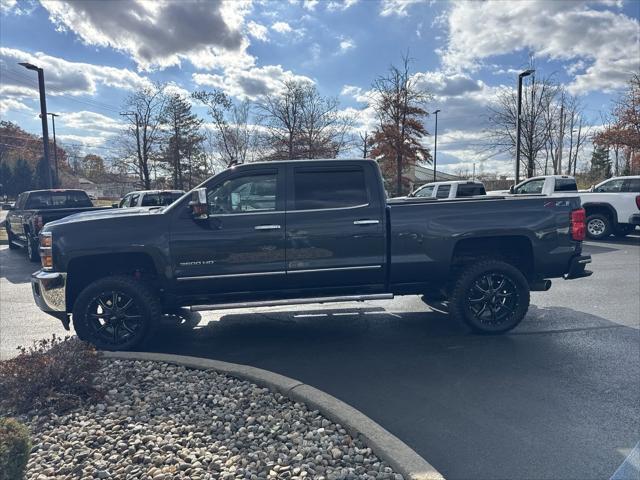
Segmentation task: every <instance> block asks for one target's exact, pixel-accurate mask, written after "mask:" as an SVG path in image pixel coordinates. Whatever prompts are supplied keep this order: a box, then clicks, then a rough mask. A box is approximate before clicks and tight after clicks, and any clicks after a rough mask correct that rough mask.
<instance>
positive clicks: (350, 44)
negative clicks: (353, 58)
mask: <svg viewBox="0 0 640 480" xmlns="http://www.w3.org/2000/svg"><path fill="white" fill-rule="evenodd" d="M355 47H356V44H355V42H354V41H353V40H352V39H350V38H345V39H343V40H342V41H341V42H340V53H345V52H347V51H349V50H351V49H353V48H355Z"/></svg>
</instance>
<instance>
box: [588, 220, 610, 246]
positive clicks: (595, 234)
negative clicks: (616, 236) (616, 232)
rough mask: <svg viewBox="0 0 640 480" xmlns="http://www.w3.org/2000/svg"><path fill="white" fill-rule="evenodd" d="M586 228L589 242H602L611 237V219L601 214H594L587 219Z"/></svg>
mask: <svg viewBox="0 0 640 480" xmlns="http://www.w3.org/2000/svg"><path fill="white" fill-rule="evenodd" d="M586 228H587V237H589V238H590V239H591V240H603V239H605V238H607V237H608V236H609V235H611V230H612V229H611V219H610V218H609V217H608V216H607V215H604V214H602V213H594V214H592V215H589V216H588V217H587V220H586Z"/></svg>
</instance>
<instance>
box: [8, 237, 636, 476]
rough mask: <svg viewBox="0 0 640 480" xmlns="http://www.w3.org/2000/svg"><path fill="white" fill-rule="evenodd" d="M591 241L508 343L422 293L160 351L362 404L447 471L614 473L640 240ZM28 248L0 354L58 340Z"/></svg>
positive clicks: (624, 409)
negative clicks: (429, 302) (580, 267)
mask: <svg viewBox="0 0 640 480" xmlns="http://www.w3.org/2000/svg"><path fill="white" fill-rule="evenodd" d="M638 233H640V232H637V233H636V234H634V235H633V236H631V237H628V238H626V239H624V240H616V239H614V238H611V239H610V241H607V242H599V243H593V242H587V244H586V246H585V250H586V251H587V252H588V253H591V254H592V255H593V264H592V267H591V269H592V270H594V271H595V274H594V275H593V276H592V277H590V278H588V279H582V280H576V281H571V282H568V281H562V280H559V281H554V285H553V287H552V289H551V290H550V291H549V292H545V293H534V294H532V304H533V305H532V307H531V309H530V311H529V314H528V316H527V318H526V319H525V321H524V322H523V323H522V324H521V325H520V326H519V327H518V328H517V329H516V330H514V331H513V332H511V333H510V334H508V335H503V336H498V337H486V336H475V335H471V334H470V333H469V332H468V331H467V330H466V329H465V328H463V327H461V326H460V325H458V324H456V323H454V322H452V321H450V320H449V318H448V317H447V315H446V314H443V313H441V312H437V311H432V310H430V309H429V308H428V307H426V306H425V305H424V304H423V303H422V301H421V300H420V299H419V298H418V297H399V298H396V299H395V300H393V301H388V302H368V303H366V304H358V305H356V304H353V305H352V304H336V305H327V306H308V305H307V306H302V307H298V308H292V307H284V308H278V309H275V308H274V309H262V310H231V311H229V310H227V311H221V312H211V313H207V314H205V315H203V319H202V321H201V322H200V324H199V325H198V326H197V327H196V328H195V329H194V330H176V329H175V328H174V329H164V330H162V331H161V332H160V333H159V334H158V335H157V336H156V337H155V338H154V339H153V340H152V341H150V342H149V343H148V344H147V345H145V346H144V348H145V349H147V350H150V351H159V352H171V353H181V354H189V355H198V356H204V357H209V358H215V359H219V360H226V361H231V362H237V363H243V364H249V365H253V366H257V367H261V368H266V369H268V370H272V371H276V372H279V373H282V374H284V375H288V376H290V377H294V378H297V379H299V380H301V381H303V382H305V383H308V384H310V385H313V386H315V387H317V388H320V389H322V390H324V391H326V392H328V393H330V394H332V395H334V396H336V397H338V398H340V399H342V400H344V401H346V402H347V403H349V404H351V405H353V406H354V407H356V408H358V409H360V410H361V411H363V412H364V413H365V414H367V415H369V416H370V417H371V418H373V419H374V420H376V421H377V422H379V423H380V424H381V425H383V426H384V427H385V428H387V429H388V430H390V431H391V432H392V433H394V434H395V435H397V436H398V437H400V438H401V439H402V440H404V441H405V442H406V443H407V444H409V445H410V446H411V447H413V448H414V449H415V450H416V451H417V452H418V453H420V454H422V455H423V456H424V457H425V458H426V459H427V460H428V461H429V462H431V463H432V464H433V465H434V466H435V467H436V468H438V469H439V470H440V471H441V472H442V473H443V474H444V475H445V477H446V478H449V479H467V478H486V479H495V478H511V479H532V478H535V479H543V478H549V479H551V478H553V479H557V478H563V479H565V478H566V479H569V478H571V479H574V478H575V479H578V478H580V479H591V478H609V477H611V475H612V474H613V473H614V471H615V470H616V468H617V467H618V466H619V465H620V464H621V463H622V462H623V460H624V459H625V457H626V456H627V455H628V454H629V452H630V450H631V449H632V448H633V447H634V445H635V444H636V443H637V442H638V440H639V439H640V331H639V329H640V235H639V234H638ZM35 268H36V266H35V265H34V264H30V263H28V262H27V260H26V258H25V257H24V254H22V253H21V252H14V251H9V250H8V248H7V247H6V246H1V247H0V304H1V305H0V358H7V357H8V356H10V355H13V354H15V347H16V346H17V345H20V344H26V343H28V342H30V341H32V340H34V339H38V338H43V337H46V336H48V335H50V334H51V333H57V334H64V333H65V331H64V330H63V328H62V327H61V325H60V324H59V322H57V321H56V320H54V319H52V318H50V317H48V316H46V315H44V314H42V313H41V312H40V311H39V310H38V309H37V308H36V307H35V305H34V304H33V302H32V299H31V291H30V286H29V283H28V281H29V274H30V272H31V271H32V270H34V269H35Z"/></svg>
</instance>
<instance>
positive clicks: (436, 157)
mask: <svg viewBox="0 0 640 480" xmlns="http://www.w3.org/2000/svg"><path fill="white" fill-rule="evenodd" d="M439 112H440V110H436V111H435V112H433V114H434V115H435V116H436V132H435V138H434V144H433V181H434V182H435V181H436V163H437V160H438V113H439Z"/></svg>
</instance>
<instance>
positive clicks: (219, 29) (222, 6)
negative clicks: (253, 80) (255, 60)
mask: <svg viewBox="0 0 640 480" xmlns="http://www.w3.org/2000/svg"><path fill="white" fill-rule="evenodd" d="M42 4H43V6H44V7H45V8H46V9H47V10H48V12H49V18H50V19H51V21H52V22H54V23H55V24H56V25H57V27H58V28H59V29H61V30H70V31H72V32H74V33H75V34H76V35H77V36H78V37H80V38H81V39H82V41H83V42H84V43H86V44H88V45H96V46H99V47H111V48H114V49H116V50H119V51H121V52H124V53H126V54H128V55H130V56H131V57H132V58H133V59H134V60H135V61H136V63H137V64H138V67H139V68H141V69H143V70H147V69H152V68H155V67H159V68H165V67H169V66H174V65H180V63H181V60H182V59H188V60H189V61H191V62H192V63H193V64H194V65H198V66H200V67H203V68H215V67H216V66H218V65H219V63H220V62H221V61H222V60H218V57H225V58H226V59H227V60H228V59H230V58H231V57H232V56H234V55H237V56H240V57H246V55H247V54H246V52H245V50H246V47H247V46H248V42H247V40H246V38H245V37H244V36H243V34H242V30H241V26H242V23H243V21H244V16H245V15H246V14H247V13H248V11H249V9H250V3H249V2H248V1H222V0H211V1H208V2H177V1H170V0H164V1H155V2H148V1H144V0H135V1H130V2H128V3H127V5H126V8H120V6H115V5H114V4H113V3H112V2H106V1H91V2H75V1H57V0H56V1H50V0H43V2H42ZM236 61H240V60H236ZM202 62H203V63H202Z"/></svg>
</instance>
